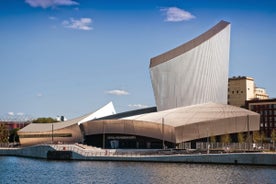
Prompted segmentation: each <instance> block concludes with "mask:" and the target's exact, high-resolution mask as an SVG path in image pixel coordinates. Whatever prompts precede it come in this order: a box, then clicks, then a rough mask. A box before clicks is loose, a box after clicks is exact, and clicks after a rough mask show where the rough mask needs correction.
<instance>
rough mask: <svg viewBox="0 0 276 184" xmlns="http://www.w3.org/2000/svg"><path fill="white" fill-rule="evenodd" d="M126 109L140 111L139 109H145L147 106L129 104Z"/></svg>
mask: <svg viewBox="0 0 276 184" xmlns="http://www.w3.org/2000/svg"><path fill="white" fill-rule="evenodd" d="M128 107H130V108H134V109H141V108H146V107H148V106H147V105H142V104H129V105H128Z"/></svg>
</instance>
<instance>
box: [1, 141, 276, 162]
mask: <svg viewBox="0 0 276 184" xmlns="http://www.w3.org/2000/svg"><path fill="white" fill-rule="evenodd" d="M71 147H72V148H74V149H73V150H70V149H68V147H66V151H67V152H68V151H71V152H72V157H70V160H90V161H131V162H167V163H202V164H242V165H271V166H276V153H260V152H259V153H222V154H178V155H140V154H133V153H132V154H124V155H120V154H119V155H116V154H114V150H101V152H93V151H91V150H90V151H89V150H85V149H81V148H79V147H77V146H71ZM61 148H64V147H63V146H62V147H61ZM57 150H59V151H61V149H57V147H55V146H50V145H38V146H32V147H26V148H6V149H3V148H0V156H21V157H31V158H42V159H47V153H48V151H57Z"/></svg>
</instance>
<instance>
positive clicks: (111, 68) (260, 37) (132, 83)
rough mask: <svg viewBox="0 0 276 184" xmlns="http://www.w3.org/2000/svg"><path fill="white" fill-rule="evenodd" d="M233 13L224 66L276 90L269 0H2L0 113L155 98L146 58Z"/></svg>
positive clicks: (131, 105)
mask: <svg viewBox="0 0 276 184" xmlns="http://www.w3.org/2000/svg"><path fill="white" fill-rule="evenodd" d="M220 20H225V21H229V22H230V23H231V51H230V52H231V55H230V71H229V76H230V77H231V76H238V75H241V76H251V77H253V78H254V79H255V81H256V84H257V86H259V87H263V88H265V89H266V90H267V92H268V93H269V95H270V97H276V85H275V83H276V77H275V68H276V64H275V63H276V60H275V58H276V47H275V43H276V1H274V0H271V1H269V0H263V1H256V0H231V1H226V0H131V1H126V0H116V1H114V0H93V1H92V0H91V1H90V0H0V25H1V29H0V69H1V72H0V84H1V88H0V103H1V106H0V117H1V116H2V117H3V116H6V115H10V116H22V115H29V116H32V117H33V118H37V117H56V116H57V115H64V116H66V117H67V118H73V117H76V116H79V115H82V114H85V113H88V112H92V111H94V110H96V109H98V108H99V107H101V106H103V105H105V104H106V103H108V102H109V101H113V103H114V105H115V109H116V110H117V111H118V112H121V111H126V110H131V109H135V108H139V107H146V106H154V105H155V102H154V96H153V91H152V86H151V81H150V76H149V68H148V67H149V60H150V58H152V57H154V56H157V55H159V54H161V53H163V52H165V51H167V50H170V49H172V48H175V47H176V46H179V45H180V44H183V43H185V42H187V41H189V40H191V39H193V38H194V37H196V36H198V35H199V34H201V33H203V32H205V31H206V30H208V29H209V28H211V27H212V26H214V25H215V24H216V23H218V22H219V21H220Z"/></svg>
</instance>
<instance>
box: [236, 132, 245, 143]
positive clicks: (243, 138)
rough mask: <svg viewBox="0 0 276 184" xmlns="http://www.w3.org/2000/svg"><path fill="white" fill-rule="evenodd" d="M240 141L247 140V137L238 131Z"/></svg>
mask: <svg viewBox="0 0 276 184" xmlns="http://www.w3.org/2000/svg"><path fill="white" fill-rule="evenodd" d="M238 142H239V143H244V142H245V137H244V134H243V133H242V132H239V133H238Z"/></svg>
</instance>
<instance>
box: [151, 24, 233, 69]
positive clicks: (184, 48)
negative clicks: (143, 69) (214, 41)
mask: <svg viewBox="0 0 276 184" xmlns="http://www.w3.org/2000/svg"><path fill="white" fill-rule="evenodd" d="M228 25H230V23H229V22H226V21H223V20H222V21H220V22H219V23H218V24H216V25H215V26H214V27H212V28H211V29H209V30H208V31H206V32H205V33H203V34H201V35H199V36H198V37H196V38H194V39H192V40H191V41H189V42H187V43H185V44H182V45H180V46H178V47H176V48H174V49H172V50H170V51H167V52H165V53H163V54H161V55H159V56H156V57H154V58H151V60H150V68H152V67H154V66H156V65H159V64H161V63H164V62H166V61H169V60H171V59H172V58H175V57H177V56H179V55H181V54H183V53H185V52H188V51H189V50H192V49H193V48H195V47H197V46H199V45H200V44H202V43H203V42H205V41H207V40H209V39H210V38H211V37H213V36H214V35H216V34H217V33H218V32H220V31H221V30H223V29H224V28H225V27H227V26H228Z"/></svg>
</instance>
